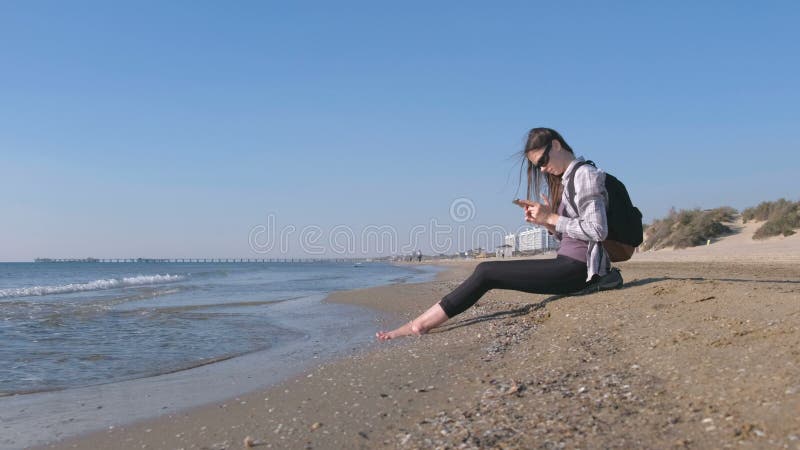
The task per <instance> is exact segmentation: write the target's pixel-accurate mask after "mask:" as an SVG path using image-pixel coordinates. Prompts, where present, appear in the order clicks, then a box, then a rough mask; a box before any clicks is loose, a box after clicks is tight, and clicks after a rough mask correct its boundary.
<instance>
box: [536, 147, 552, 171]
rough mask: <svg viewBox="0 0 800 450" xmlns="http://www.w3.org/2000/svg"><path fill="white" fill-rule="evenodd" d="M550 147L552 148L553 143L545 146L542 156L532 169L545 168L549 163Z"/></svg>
mask: <svg viewBox="0 0 800 450" xmlns="http://www.w3.org/2000/svg"><path fill="white" fill-rule="evenodd" d="M552 146H553V141H550V143H549V144H547V147H545V148H544V152H542V156H540V157H539V160H538V161H536V164H534V165H533V166H534V167H536V168H537V169H541V168H542V167H544V166H546V165H547V163H549V162H550V148H551V147H552Z"/></svg>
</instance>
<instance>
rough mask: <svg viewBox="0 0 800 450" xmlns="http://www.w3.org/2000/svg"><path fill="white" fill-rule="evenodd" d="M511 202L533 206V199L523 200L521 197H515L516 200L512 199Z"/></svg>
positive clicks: (522, 205) (523, 205) (521, 205)
mask: <svg viewBox="0 0 800 450" xmlns="http://www.w3.org/2000/svg"><path fill="white" fill-rule="evenodd" d="M511 203H513V204H515V205H517V206H520V207H522V208H524V207H526V206H533V202H532V201H530V200H523V199H521V198H515V199H514V200H511Z"/></svg>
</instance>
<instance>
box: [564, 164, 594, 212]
mask: <svg viewBox="0 0 800 450" xmlns="http://www.w3.org/2000/svg"><path fill="white" fill-rule="evenodd" d="M585 164H589V165H591V166H592V167H597V166H596V165H595V164H594V161H578V163H577V164H575V169H573V170H572V174H571V176H570V177H569V180H567V200H569V204H570V205H572V210H573V211H575V214H577V215H578V216H579V217H580V215H581V212H580V211H579V210H578V205H576V204H575V175H576V174H577V173H578V169H580V168H581V166H583V165H585Z"/></svg>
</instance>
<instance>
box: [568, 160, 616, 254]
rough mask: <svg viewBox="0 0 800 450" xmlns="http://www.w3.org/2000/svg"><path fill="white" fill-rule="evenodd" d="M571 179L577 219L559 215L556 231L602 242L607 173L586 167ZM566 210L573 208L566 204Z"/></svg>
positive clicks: (603, 238) (605, 226) (579, 169)
mask: <svg viewBox="0 0 800 450" xmlns="http://www.w3.org/2000/svg"><path fill="white" fill-rule="evenodd" d="M574 176H575V197H574V198H575V204H576V205H577V207H578V217H576V218H569V217H565V216H559V218H558V221H557V222H556V223H555V229H556V231H558V232H559V233H562V234H565V235H567V236H569V237H572V238H575V239H580V240H582V241H594V242H600V241H603V240H605V238H606V236H608V222H607V219H606V202H607V200H608V193H607V192H606V184H605V181H606V174H605V173H603V172H601V171H599V170H597V169H595V168H594V167H592V166H590V165H588V164H587V165H583V166H581V167H579V168H578V170H577V171H576V172H575V175H574ZM567 208H570V209H571V208H572V205H571V204H570V203H569V202H567Z"/></svg>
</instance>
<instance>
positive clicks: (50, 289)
mask: <svg viewBox="0 0 800 450" xmlns="http://www.w3.org/2000/svg"><path fill="white" fill-rule="evenodd" d="M185 278H186V277H185V276H183V275H170V274H164V275H139V276H135V277H125V278H110V279H107V280H94V281H90V282H88V283H73V284H65V285H61V286H33V287H26V288H10V289H0V298H12V297H31V296H42V295H52V294H69V293H71V292H84V291H100V290H104V289H114V288H120V287H126V286H141V285H152V284H164V283H174V282H176V281H181V280H183V279H185Z"/></svg>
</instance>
